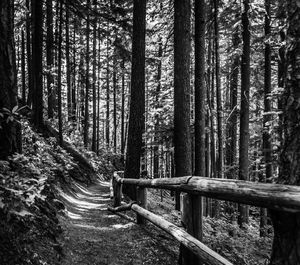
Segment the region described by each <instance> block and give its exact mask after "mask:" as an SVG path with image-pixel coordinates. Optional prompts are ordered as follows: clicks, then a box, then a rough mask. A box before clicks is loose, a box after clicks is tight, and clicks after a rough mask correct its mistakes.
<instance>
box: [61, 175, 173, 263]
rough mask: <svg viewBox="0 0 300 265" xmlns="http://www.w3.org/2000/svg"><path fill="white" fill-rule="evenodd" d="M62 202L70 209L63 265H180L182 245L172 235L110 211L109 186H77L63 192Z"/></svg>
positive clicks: (63, 219)
mask: <svg viewBox="0 0 300 265" xmlns="http://www.w3.org/2000/svg"><path fill="white" fill-rule="evenodd" d="M61 200H62V201H63V202H64V204H65V206H66V216H63V217H61V218H60V221H61V223H62V226H63V229H64V231H65V232H64V237H65V242H64V257H63V259H62V261H61V264H62V265H76V264H78V265H79V264H80V265H85V264H86V265H93V264H97V265H106V264H109V265H110V264H128V265H129V264H149V265H155V264H161V265H168V264H170V265H174V264H176V261H177V258H178V257H177V254H176V253H178V244H177V243H176V242H175V241H174V240H173V239H172V238H171V237H170V236H169V235H167V234H165V233H164V232H163V231H161V230H158V229H157V228H156V227H154V226H153V225H151V224H148V225H146V226H144V227H141V226H138V225H136V224H135V223H134V219H133V218H132V217H129V216H124V215H123V216H119V215H115V214H113V213H111V212H109V211H107V210H106V208H107V205H108V204H110V202H111V200H110V193H109V183H107V182H101V181H99V182H98V183H96V184H93V185H91V186H89V187H87V188H86V187H84V186H82V185H80V184H78V183H75V184H74V186H73V188H72V189H70V188H69V189H68V190H65V191H64V192H62V191H61Z"/></svg>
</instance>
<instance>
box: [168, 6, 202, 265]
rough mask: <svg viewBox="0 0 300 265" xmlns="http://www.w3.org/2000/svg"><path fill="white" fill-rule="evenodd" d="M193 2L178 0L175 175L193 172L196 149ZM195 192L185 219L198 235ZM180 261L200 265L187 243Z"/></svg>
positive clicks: (186, 200)
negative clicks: (192, 80)
mask: <svg viewBox="0 0 300 265" xmlns="http://www.w3.org/2000/svg"><path fill="white" fill-rule="evenodd" d="M190 23H191V2H190V0H174V162H175V175H176V177H180V176H190V175H191V174H192V150H191V147H192V145H191V132H190V110H191V108H190V50H191V42H190V38H191V24H190ZM195 203H196V202H195V199H194V198H193V196H191V195H185V196H184V198H183V206H182V208H183V216H184V217H183V218H182V222H183V224H184V226H185V227H186V229H187V231H188V233H190V234H192V235H195V236H196V237H197V235H196V233H195V232H196V231H195V230H194V229H195V227H193V223H194V224H195V223H196V222H193V220H196V218H197V217H198V216H197V217H196V216H194V210H193V206H194V205H196V204H195ZM179 263H180V264H184V265H185V264H189V265H192V264H196V263H197V257H196V256H195V255H194V254H193V253H192V252H190V251H189V250H188V249H187V248H185V247H184V246H183V245H181V246H180V257H179Z"/></svg>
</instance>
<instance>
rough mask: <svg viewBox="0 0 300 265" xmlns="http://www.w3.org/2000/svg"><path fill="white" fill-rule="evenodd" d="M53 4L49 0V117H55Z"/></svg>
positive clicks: (47, 21) (47, 22) (47, 45)
mask: <svg viewBox="0 0 300 265" xmlns="http://www.w3.org/2000/svg"><path fill="white" fill-rule="evenodd" d="M52 9H53V6H52V0H47V20H46V24H47V25H46V26H47V37H46V49H47V54H46V57H47V92H48V95H47V96H48V118H49V119H51V118H53V115H54V110H53V104H54V91H53V85H54V78H53V49H54V47H53V44H54V43H53V41H54V39H53V10H52Z"/></svg>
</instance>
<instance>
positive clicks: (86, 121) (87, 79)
mask: <svg viewBox="0 0 300 265" xmlns="http://www.w3.org/2000/svg"><path fill="white" fill-rule="evenodd" d="M86 6H87V9H88V10H89V9H90V0H87V1H86ZM85 62H86V73H85V102H84V103H85V104H84V128H83V143H84V146H85V148H87V147H88V143H89V115H90V113H89V98H90V97H89V92H90V15H89V11H88V14H87V18H86V56H85Z"/></svg>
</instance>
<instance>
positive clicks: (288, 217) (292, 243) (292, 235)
mask: <svg viewBox="0 0 300 265" xmlns="http://www.w3.org/2000/svg"><path fill="white" fill-rule="evenodd" d="M285 8H286V13H287V14H286V16H287V34H286V42H287V43H286V68H285V69H286V75H285V76H286V80H285V87H284V94H283V106H284V108H283V122H284V125H283V128H284V129H283V139H284V143H283V146H282V153H281V156H280V170H279V177H278V183H283V184H289V185H299V184H300V167H299V165H300V131H299V121H300V109H299V102H300V94H299V85H300V67H299V58H300V39H299V36H300V6H299V3H298V1H296V0H291V1H287V2H286V3H285ZM271 216H272V222H273V226H274V239H273V249H272V254H271V261H270V264H271V265H277V264H282V265H290V264H300V258H299V257H300V245H299V244H298V242H299V239H300V234H299V224H300V214H299V213H288V212H279V211H272V212H271Z"/></svg>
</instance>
